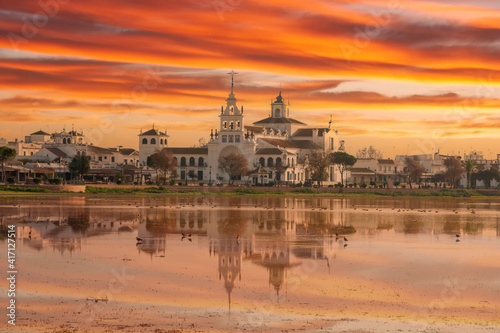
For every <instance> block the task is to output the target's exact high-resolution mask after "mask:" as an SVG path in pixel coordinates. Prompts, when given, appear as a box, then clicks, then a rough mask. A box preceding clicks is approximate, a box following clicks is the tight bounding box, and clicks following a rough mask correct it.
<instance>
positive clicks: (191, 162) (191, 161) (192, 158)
mask: <svg viewBox="0 0 500 333" xmlns="http://www.w3.org/2000/svg"><path fill="white" fill-rule="evenodd" d="M189 166H194V157H190V158H189Z"/></svg>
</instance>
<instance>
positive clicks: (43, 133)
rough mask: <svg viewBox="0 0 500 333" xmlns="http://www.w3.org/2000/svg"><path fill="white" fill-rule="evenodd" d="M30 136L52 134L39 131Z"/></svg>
mask: <svg viewBox="0 0 500 333" xmlns="http://www.w3.org/2000/svg"><path fill="white" fill-rule="evenodd" d="M30 135H50V134H49V133H47V132H44V131H42V130H39V131H37V132H35V133H31V134H30Z"/></svg>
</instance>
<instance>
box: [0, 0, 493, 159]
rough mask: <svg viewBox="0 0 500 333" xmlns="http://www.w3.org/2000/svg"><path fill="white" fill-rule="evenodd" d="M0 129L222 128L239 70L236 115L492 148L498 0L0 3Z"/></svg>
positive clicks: (126, 131)
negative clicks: (285, 107)
mask: <svg viewBox="0 0 500 333" xmlns="http://www.w3.org/2000/svg"><path fill="white" fill-rule="evenodd" d="M0 6H1V8H0V36H1V37H0V85H1V86H0V137H3V138H6V139H8V140H13V139H15V138H19V139H23V138H24V135H28V134H30V133H32V132H34V131H37V130H39V129H42V130H44V131H48V132H53V131H59V130H61V129H62V128H63V127H64V125H65V126H66V128H67V129H68V128H71V126H72V124H74V126H75V129H78V130H83V132H84V134H85V135H86V136H87V139H88V140H89V142H92V143H94V144H95V145H99V146H105V147H112V146H116V145H124V146H127V147H133V148H138V138H137V135H138V134H139V131H140V129H141V128H142V129H149V128H151V126H152V124H153V123H154V124H155V127H159V128H160V129H162V130H164V129H167V131H168V134H169V135H170V145H171V146H185V145H188V146H193V145H197V144H198V139H200V138H205V139H208V137H209V133H210V129H211V128H217V126H218V114H219V110H220V107H221V105H223V104H224V103H225V98H226V97H227V94H228V92H229V89H230V77H229V76H228V75H227V74H226V73H227V72H229V71H231V70H232V69H234V70H235V71H237V72H238V73H239V74H238V75H236V76H235V94H236V98H237V99H238V103H239V105H243V106H244V108H245V115H246V117H245V122H246V124H247V125H249V124H251V123H252V122H254V121H257V120H259V119H261V118H265V117H267V116H268V114H269V110H270V106H269V104H270V101H271V99H272V98H274V97H275V96H276V95H277V94H278V92H279V90H280V86H281V90H282V92H283V95H284V97H285V99H286V100H287V101H288V100H289V101H290V115H291V116H292V117H294V118H296V119H299V120H302V121H304V122H305V123H307V124H308V126H310V127H326V126H327V125H328V121H329V119H330V115H332V116H333V123H334V127H335V128H336V129H338V130H339V135H340V136H341V138H342V139H344V140H345V141H346V147H347V150H348V152H349V153H352V154H354V153H356V151H357V150H358V149H359V148H362V147H364V146H369V145H374V146H375V147H376V148H379V149H381V150H382V151H383V153H384V156H385V157H394V155H395V154H406V153H432V152H435V151H437V149H438V148H440V151H441V152H443V153H455V154H458V153H460V154H463V153H464V152H469V151H470V150H471V149H476V150H479V151H483V152H484V154H485V155H486V156H487V157H496V154H497V153H500V148H498V146H499V143H500V113H499V112H498V111H499V108H500V2H499V1H497V0H479V1H465V0H446V1H445V0H429V1H417V0H399V1H398V0H387V1H369V0H364V1H362V0H359V1H358V0H335V1H333V0H309V1H296V0H287V1H273V2H269V1H254V0H214V1H212V0H209V1H192V0H182V1H181V0H141V1H137V0H121V1H110V0H86V1H76V0H41V1H35V0H33V1H27V0H16V1H2V4H1V5H0Z"/></svg>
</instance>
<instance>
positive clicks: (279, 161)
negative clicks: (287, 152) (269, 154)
mask: <svg viewBox="0 0 500 333" xmlns="http://www.w3.org/2000/svg"><path fill="white" fill-rule="evenodd" d="M278 164H281V157H278V158H277V159H276V165H278Z"/></svg>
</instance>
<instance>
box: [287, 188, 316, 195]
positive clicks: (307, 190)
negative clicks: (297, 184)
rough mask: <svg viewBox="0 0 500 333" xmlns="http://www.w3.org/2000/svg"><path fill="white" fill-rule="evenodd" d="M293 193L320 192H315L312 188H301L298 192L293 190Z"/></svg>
mask: <svg viewBox="0 0 500 333" xmlns="http://www.w3.org/2000/svg"><path fill="white" fill-rule="evenodd" d="M292 192H293V193H303V194H318V193H320V192H318V191H316V190H313V189H312V188H299V189H297V190H293V191H292Z"/></svg>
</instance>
